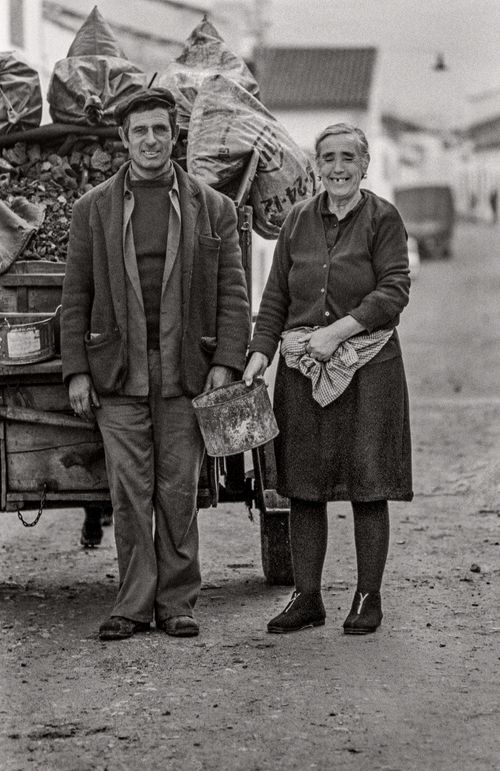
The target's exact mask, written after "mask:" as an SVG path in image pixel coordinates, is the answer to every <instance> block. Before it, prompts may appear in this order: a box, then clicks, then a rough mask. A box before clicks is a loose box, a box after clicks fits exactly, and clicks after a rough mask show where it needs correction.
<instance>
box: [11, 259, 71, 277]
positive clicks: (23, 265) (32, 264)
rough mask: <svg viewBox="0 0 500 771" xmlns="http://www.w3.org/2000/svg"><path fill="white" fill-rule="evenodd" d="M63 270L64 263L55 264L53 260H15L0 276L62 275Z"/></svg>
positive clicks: (64, 268)
mask: <svg viewBox="0 0 500 771" xmlns="http://www.w3.org/2000/svg"><path fill="white" fill-rule="evenodd" d="M65 270H66V263H65V262H56V261H55V260H16V261H15V262H13V263H12V265H11V266H10V268H9V270H8V271H7V272H6V273H3V274H2V275H3V276H6V275H8V274H10V275H12V274H14V273H16V274H19V273H43V274H45V273H64V271H65Z"/></svg>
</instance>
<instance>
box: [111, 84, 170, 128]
mask: <svg viewBox="0 0 500 771" xmlns="http://www.w3.org/2000/svg"><path fill="white" fill-rule="evenodd" d="M149 104H151V106H157V107H165V108H166V109H167V110H168V111H169V112H174V111H175V109H176V107H175V98H174V95H173V94H172V92H171V91H169V90H168V88H141V89H140V90H139V91H134V93H133V94H132V95H131V96H128V97H126V98H125V99H123V100H122V101H121V102H119V103H118V104H117V105H116V107H115V111H114V117H115V121H116V123H117V124H118V125H119V126H121V124H122V123H123V121H124V119H125V117H126V116H127V115H128V114H129V113H131V112H132V111H133V110H134V109H135V108H136V107H145V106H148V105H149Z"/></svg>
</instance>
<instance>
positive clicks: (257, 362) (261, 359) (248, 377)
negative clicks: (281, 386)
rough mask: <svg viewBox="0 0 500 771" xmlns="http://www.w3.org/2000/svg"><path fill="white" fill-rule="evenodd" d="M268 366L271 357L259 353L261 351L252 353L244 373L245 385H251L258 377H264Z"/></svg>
mask: <svg viewBox="0 0 500 771" xmlns="http://www.w3.org/2000/svg"><path fill="white" fill-rule="evenodd" d="M268 366H269V359H268V358H267V356H266V355H265V354H263V353H259V351H255V353H252V355H251V356H250V361H249V362H248V364H247V366H246V367H245V371H244V373H243V380H244V381H245V385H247V386H251V385H252V383H253V381H254V380H255V378H256V377H262V375H263V374H264V372H265V371H266V369H267V367H268Z"/></svg>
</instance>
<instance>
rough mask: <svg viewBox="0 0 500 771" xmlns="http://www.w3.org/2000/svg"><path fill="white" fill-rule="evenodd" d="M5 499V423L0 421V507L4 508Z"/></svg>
mask: <svg viewBox="0 0 500 771" xmlns="http://www.w3.org/2000/svg"><path fill="white" fill-rule="evenodd" d="M6 500H7V461H6V448H5V423H3V422H2V423H0V509H5V505H6Z"/></svg>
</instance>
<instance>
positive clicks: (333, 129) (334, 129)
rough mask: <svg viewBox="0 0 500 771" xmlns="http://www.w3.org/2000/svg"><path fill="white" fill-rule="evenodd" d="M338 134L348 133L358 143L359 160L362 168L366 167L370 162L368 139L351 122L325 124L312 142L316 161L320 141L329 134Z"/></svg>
mask: <svg viewBox="0 0 500 771" xmlns="http://www.w3.org/2000/svg"><path fill="white" fill-rule="evenodd" d="M338 134H349V135H350V136H352V137H354V139H355V140H356V142H357V144H358V148H359V154H360V156H361V160H362V162H363V166H364V169H365V171H366V169H367V168H368V164H369V163H370V150H369V147H368V140H367V138H366V134H365V132H364V131H363V130H362V129H360V128H358V126H354V125H353V124H352V123H332V125H331V126H327V127H326V128H325V129H323V131H322V132H321V134H320V135H319V136H318V137H317V138H316V141H315V143H314V151H315V154H316V161H317V160H318V157H319V148H320V145H321V142H322V141H323V140H324V139H326V137H330V136H337V135H338Z"/></svg>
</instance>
